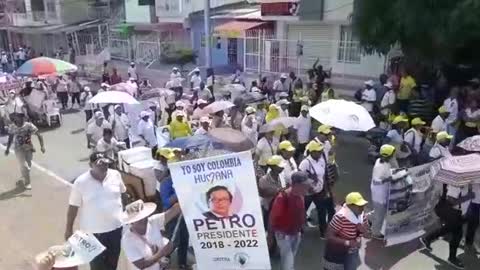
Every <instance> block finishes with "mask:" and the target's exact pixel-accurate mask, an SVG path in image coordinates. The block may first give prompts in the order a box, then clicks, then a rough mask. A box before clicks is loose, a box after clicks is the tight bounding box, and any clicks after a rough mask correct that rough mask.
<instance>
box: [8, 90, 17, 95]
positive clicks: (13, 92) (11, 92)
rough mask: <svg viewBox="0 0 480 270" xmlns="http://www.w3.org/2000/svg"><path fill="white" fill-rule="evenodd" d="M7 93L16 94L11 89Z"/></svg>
mask: <svg viewBox="0 0 480 270" xmlns="http://www.w3.org/2000/svg"><path fill="white" fill-rule="evenodd" d="M8 93H9V94H16V93H17V92H15V90H13V89H12V90H10V91H8Z"/></svg>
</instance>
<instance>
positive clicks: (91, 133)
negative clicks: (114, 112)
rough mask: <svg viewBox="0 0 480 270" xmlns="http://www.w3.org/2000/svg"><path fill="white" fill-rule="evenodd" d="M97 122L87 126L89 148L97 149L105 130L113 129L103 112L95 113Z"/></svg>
mask: <svg viewBox="0 0 480 270" xmlns="http://www.w3.org/2000/svg"><path fill="white" fill-rule="evenodd" d="M94 118H95V121H94V122H92V123H90V124H89V125H88V126H87V147H88V148H95V146H96V145H97V142H98V141H99V140H100V139H101V138H102V137H103V130H104V129H106V128H110V129H111V128H112V126H110V123H108V121H107V120H105V116H104V115H103V113H102V112H96V113H95V116H94Z"/></svg>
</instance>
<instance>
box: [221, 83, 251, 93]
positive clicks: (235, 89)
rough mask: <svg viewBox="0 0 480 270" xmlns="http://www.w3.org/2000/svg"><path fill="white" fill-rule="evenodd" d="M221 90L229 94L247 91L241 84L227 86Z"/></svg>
mask: <svg viewBox="0 0 480 270" xmlns="http://www.w3.org/2000/svg"><path fill="white" fill-rule="evenodd" d="M223 90H227V91H231V92H244V91H246V90H247V88H245V86H243V85H241V84H227V85H225V86H224V87H223Z"/></svg>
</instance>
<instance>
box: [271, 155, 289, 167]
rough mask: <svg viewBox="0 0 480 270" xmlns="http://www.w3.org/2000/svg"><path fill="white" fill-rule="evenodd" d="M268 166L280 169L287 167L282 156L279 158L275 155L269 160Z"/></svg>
mask: <svg viewBox="0 0 480 270" xmlns="http://www.w3.org/2000/svg"><path fill="white" fill-rule="evenodd" d="M267 165H269V166H278V167H280V168H283V167H285V164H284V162H283V158H282V157H281V156H278V155H274V156H271V157H270V158H269V159H268V160H267Z"/></svg>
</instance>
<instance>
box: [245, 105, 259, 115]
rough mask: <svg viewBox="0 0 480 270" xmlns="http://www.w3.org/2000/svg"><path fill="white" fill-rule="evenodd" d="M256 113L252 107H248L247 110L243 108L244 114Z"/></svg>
mask: <svg viewBox="0 0 480 270" xmlns="http://www.w3.org/2000/svg"><path fill="white" fill-rule="evenodd" d="M256 112H257V110H255V108H254V107H252V106H248V107H247V108H245V113H247V114H252V113H256Z"/></svg>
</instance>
